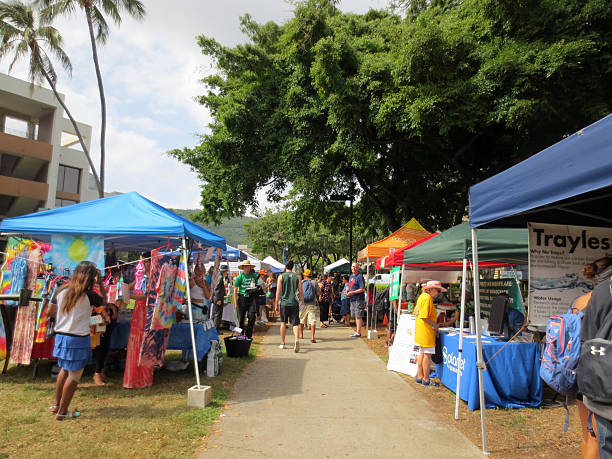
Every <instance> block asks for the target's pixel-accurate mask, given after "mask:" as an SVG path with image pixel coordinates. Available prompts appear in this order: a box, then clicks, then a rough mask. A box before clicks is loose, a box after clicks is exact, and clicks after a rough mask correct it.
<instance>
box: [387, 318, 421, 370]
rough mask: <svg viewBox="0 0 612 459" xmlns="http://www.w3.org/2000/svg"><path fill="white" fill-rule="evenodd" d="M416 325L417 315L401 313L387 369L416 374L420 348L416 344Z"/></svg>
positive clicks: (390, 349)
mask: <svg viewBox="0 0 612 459" xmlns="http://www.w3.org/2000/svg"><path fill="white" fill-rule="evenodd" d="M415 325H416V316H413V315H411V314H402V315H400V318H399V323H398V324H397V332H396V333H395V339H394V340H393V346H391V347H390V348H389V361H388V363H387V370H392V371H398V372H400V373H404V374H407V375H409V376H416V374H417V363H416V362H417V358H418V356H419V351H420V349H419V346H417V345H416V344H414V329H415Z"/></svg>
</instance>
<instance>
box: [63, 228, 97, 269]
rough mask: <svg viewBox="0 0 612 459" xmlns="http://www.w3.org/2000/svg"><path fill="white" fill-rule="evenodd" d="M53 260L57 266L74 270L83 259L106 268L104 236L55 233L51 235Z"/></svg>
mask: <svg viewBox="0 0 612 459" xmlns="http://www.w3.org/2000/svg"><path fill="white" fill-rule="evenodd" d="M51 247H52V249H51V262H52V263H53V265H54V266H55V267H56V268H59V269H70V270H74V268H76V267H77V265H78V264H79V263H80V262H82V261H91V262H92V263H95V264H96V266H98V268H99V269H100V271H103V270H104V236H88V235H87V236H86V235H83V236H79V235H64V234H54V235H52V236H51Z"/></svg>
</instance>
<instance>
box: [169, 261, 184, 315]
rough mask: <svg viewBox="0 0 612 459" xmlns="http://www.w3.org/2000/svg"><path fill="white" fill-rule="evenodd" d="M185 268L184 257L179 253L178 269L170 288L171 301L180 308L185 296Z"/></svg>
mask: <svg viewBox="0 0 612 459" xmlns="http://www.w3.org/2000/svg"><path fill="white" fill-rule="evenodd" d="M186 270H187V268H186V265H185V258H184V257H183V256H182V255H181V259H180V261H179V265H178V269H177V271H176V279H175V280H174V289H173V290H172V299H171V301H172V303H173V304H174V305H175V306H176V307H177V308H180V307H181V305H182V304H183V300H184V298H185V290H186V288H187V272H186Z"/></svg>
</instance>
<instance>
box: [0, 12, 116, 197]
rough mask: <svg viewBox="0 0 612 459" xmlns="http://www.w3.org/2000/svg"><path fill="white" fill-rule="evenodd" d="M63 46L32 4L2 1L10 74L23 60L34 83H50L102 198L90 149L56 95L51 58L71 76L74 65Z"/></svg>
mask: <svg viewBox="0 0 612 459" xmlns="http://www.w3.org/2000/svg"><path fill="white" fill-rule="evenodd" d="M62 44H63V42H62V37H61V35H60V34H59V32H58V31H57V29H55V28H54V27H51V26H50V25H48V24H46V23H45V21H44V19H42V17H41V16H40V15H39V14H37V11H36V10H35V9H34V8H33V7H32V4H29V3H23V2H21V1H10V2H0V60H1V59H3V58H5V57H6V56H7V55H8V54H13V61H12V62H11V65H10V66H9V73H10V71H11V70H12V69H13V67H14V65H15V64H16V63H17V62H18V61H19V60H20V59H23V58H27V59H28V61H29V66H28V73H29V77H30V81H31V82H32V84H34V83H42V81H43V79H44V80H47V83H49V86H51V89H52V90H53V94H55V98H56V99H57V101H58V102H59V103H60V105H61V106H62V108H63V109H64V112H65V113H66V115H67V116H68V118H69V119H70V122H71V123H72V126H73V127H74V132H75V133H76V135H77V137H78V138H79V143H80V144H81V147H82V148H83V153H85V157H86V158H87V161H88V162H89V167H90V168H91V171H92V172H93V176H94V180H95V181H96V186H97V188H98V193H99V194H100V197H103V196H104V189H103V188H102V186H101V182H100V178H99V177H98V173H97V172H96V168H95V166H94V164H93V161H92V160H91V156H90V155H89V150H88V149H87V146H86V145H85V142H84V141H83V135H82V134H81V131H80V130H79V125H78V124H77V122H76V121H75V120H74V117H73V116H72V113H70V110H68V107H67V106H66V104H65V103H64V101H63V100H62V98H61V97H60V95H59V93H58V92H57V88H56V82H57V74H56V73H55V69H54V68H53V64H52V62H51V59H50V58H49V55H52V56H53V57H55V58H56V59H57V60H58V61H59V62H60V63H61V65H62V67H64V69H65V70H66V71H68V73H72V64H71V63H70V59H69V58H68V55H67V54H66V53H65V52H64V50H63V49H62Z"/></svg>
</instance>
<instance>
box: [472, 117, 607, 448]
mask: <svg viewBox="0 0 612 459" xmlns="http://www.w3.org/2000/svg"><path fill="white" fill-rule="evenodd" d="M610 209H612V114H610V115H608V116H606V117H604V118H602V119H600V120H599V121H597V122H595V123H593V124H591V125H590V126H588V127H586V128H584V129H581V130H580V131H578V132H576V133H575V134H573V135H571V136H569V137H566V138H565V139H563V140H561V141H560V142H558V143H556V144H554V145H552V146H550V147H548V148H546V149H545V150H542V151H541V152H540V153H537V154H536V155H534V156H532V157H530V158H528V159H526V160H525V161H523V162H521V163H519V164H517V165H515V166H513V167H511V168H510V169H507V170H505V171H503V172H500V173H499V174H497V175H495V176H493V177H491V178H489V179H487V180H484V181H483V182H481V183H478V184H476V185H474V186H472V187H471V188H470V225H471V226H472V245H473V247H474V250H473V259H474V269H475V273H474V308H475V315H476V321H477V322H479V321H480V295H479V293H478V285H477V284H478V280H479V278H478V231H477V229H478V228H483V227H487V228H493V227H515V228H519V227H520V228H524V227H525V226H527V222H528V221H536V222H539V223H561V224H568V225H583V226H603V227H612V218H611V217H612V215H611V211H610ZM476 329H477V330H480V324H479V323H477V324H476ZM477 339H478V344H477V346H478V351H477V352H478V355H477V360H478V362H477V365H478V370H479V371H478V374H479V378H478V379H479V384H480V406H481V407H483V406H485V405H484V392H483V390H482V387H483V386H482V372H483V370H484V364H483V362H482V343H481V341H480V335H478V336H477ZM484 411H485V410H484V409H482V408H481V424H482V449H483V451H485V452H486V428H485V417H484Z"/></svg>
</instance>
